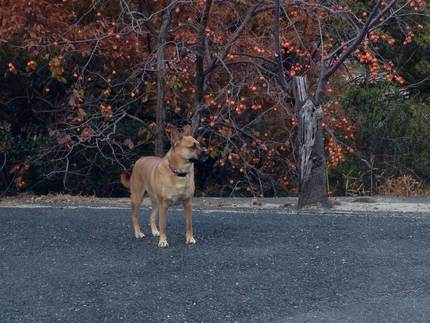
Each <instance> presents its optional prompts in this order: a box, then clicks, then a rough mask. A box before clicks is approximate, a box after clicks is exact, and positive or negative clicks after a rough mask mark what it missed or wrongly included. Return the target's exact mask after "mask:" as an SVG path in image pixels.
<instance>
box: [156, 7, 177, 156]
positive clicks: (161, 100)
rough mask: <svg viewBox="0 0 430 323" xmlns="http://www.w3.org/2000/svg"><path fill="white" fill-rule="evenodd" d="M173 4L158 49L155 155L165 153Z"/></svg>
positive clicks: (165, 14)
mask: <svg viewBox="0 0 430 323" xmlns="http://www.w3.org/2000/svg"><path fill="white" fill-rule="evenodd" d="M172 8H173V6H171V5H170V4H169V7H168V8H166V11H165V13H164V16H163V22H162V23H161V28H160V33H159V37H158V49H157V72H158V74H157V110H156V112H155V117H156V123H157V127H156V129H155V155H156V156H160V157H161V156H163V155H164V128H165V125H166V103H165V96H166V63H165V57H164V56H165V55H164V54H165V45H166V40H167V31H168V27H169V24H170V19H171V12H172Z"/></svg>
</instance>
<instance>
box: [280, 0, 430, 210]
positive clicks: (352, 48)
mask: <svg viewBox="0 0 430 323" xmlns="http://www.w3.org/2000/svg"><path fill="white" fill-rule="evenodd" d="M424 8H426V3H425V2H424V1H382V0H381V1H368V2H364V3H356V2H353V1H328V2H324V3H320V2H318V1H308V2H296V3H292V2H290V1H280V0H277V1H276V9H275V15H274V17H275V18H274V47H275V57H276V61H277V79H278V82H279V84H280V87H281V88H282V89H283V90H284V91H285V92H288V93H293V97H294V100H295V102H296V106H297V116H298V122H299V129H298V132H299V135H298V139H299V143H298V144H299V207H307V206H312V205H323V206H329V201H328V198H327V185H326V184H327V183H326V159H325V153H324V137H323V127H324V126H325V123H324V122H323V115H324V113H323V104H324V101H327V97H329V96H330V94H331V93H332V92H333V90H332V89H331V88H330V87H329V84H330V79H332V78H334V77H336V75H335V74H336V73H338V74H339V76H340V77H342V76H343V77H346V76H348V75H351V74H356V73H357V69H359V68H360V67H359V66H358V65H359V64H361V65H364V66H369V67H370V75H369V77H370V78H371V79H377V78H378V77H380V76H381V75H382V76H385V78H386V79H387V80H389V81H395V82H398V83H400V84H403V83H404V79H403V78H402V77H401V76H400V75H399V74H398V72H397V71H396V69H395V67H394V66H393V64H392V62H387V61H385V60H384V57H383V55H382V53H381V50H383V47H384V46H390V45H393V44H394V43H395V42H396V39H395V38H394V37H393V36H392V35H390V34H388V33H387V26H390V25H391V24H398V25H399V26H400V28H402V29H403V30H405V32H406V34H405V36H404V39H403V40H401V41H403V44H404V45H406V44H407V43H408V42H409V41H410V38H411V37H413V33H412V32H411V29H413V28H416V27H417V24H416V20H415V19H414V17H416V16H417V15H418V13H419V11H420V10H423V9H424ZM297 17H300V18H299V19H297ZM397 41H399V40H397ZM294 51H296V52H295V53H294ZM302 51H303V52H302ZM301 52H302V53H301ZM297 53H299V56H301V59H300V58H297ZM300 54H302V55H300ZM289 60H293V62H292V63H293V64H297V65H294V66H297V68H298V69H299V73H297V69H292V70H290V71H287V72H285V71H284V65H285V63H286V62H288V61H289ZM294 61H296V62H294ZM297 61H298V62H297ZM289 64H291V63H289ZM348 73H349V74H348ZM287 78H288V80H287ZM308 79H311V82H312V83H313V84H312V88H313V89H312V93H310V92H309V85H308V83H309V81H308ZM332 143H333V141H331V142H329V147H328V150H329V151H330V150H332V147H330V144H332ZM335 161H336V160H335Z"/></svg>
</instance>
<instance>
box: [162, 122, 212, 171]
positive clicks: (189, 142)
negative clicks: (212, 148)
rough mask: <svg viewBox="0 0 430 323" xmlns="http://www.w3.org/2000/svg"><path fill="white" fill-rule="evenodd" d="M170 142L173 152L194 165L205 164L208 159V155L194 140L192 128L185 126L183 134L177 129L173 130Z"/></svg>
mask: <svg viewBox="0 0 430 323" xmlns="http://www.w3.org/2000/svg"><path fill="white" fill-rule="evenodd" d="M170 140H171V144H172V150H173V151H174V152H175V154H177V155H178V156H179V157H181V158H182V159H184V160H188V161H190V162H192V163H195V162H204V161H205V160H206V159H207V153H206V152H204V151H203V150H202V148H201V147H200V143H199V142H198V141H197V140H196V139H194V138H193V136H192V130H191V127H190V126H185V127H184V130H183V131H182V133H180V132H179V131H178V130H177V129H176V128H175V127H174V128H172V129H171V135H170Z"/></svg>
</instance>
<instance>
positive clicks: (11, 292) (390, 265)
mask: <svg viewBox="0 0 430 323" xmlns="http://www.w3.org/2000/svg"><path fill="white" fill-rule="evenodd" d="M144 212H145V213H146V214H145V217H142V220H145V224H146V223H147V221H146V219H147V210H144ZM194 228H195V235H196V238H197V244H196V245H194V246H186V245H185V244H184V235H183V232H184V218H183V216H182V213H181V212H179V211H170V215H169V223H168V232H169V233H168V238H169V244H170V247H169V248H168V249H159V248H157V239H156V238H152V237H147V238H145V239H144V240H141V241H137V240H135V239H134V237H133V234H132V230H131V227H130V223H129V210H127V209H88V208H78V209H65V208H35V209H12V208H0V322H35V321H37V322H53V321H61V322H103V321H104V322H120V321H121V322H123V321H124V322H428V321H430V215H427V216H426V215H422V216H413V215H403V216H395V215H384V214H372V215H366V214H359V215H323V214H318V215H310V214H306V215H305V214H285V213H284V212H283V211H280V210H277V211H270V210H258V211H255V212H254V211H249V210H242V211H241V210H238V211H236V212H230V211H228V210H217V211H215V210H203V211H195V213H194ZM144 231H145V233H146V234H147V236H149V228H148V227H147V226H146V225H145V228H144Z"/></svg>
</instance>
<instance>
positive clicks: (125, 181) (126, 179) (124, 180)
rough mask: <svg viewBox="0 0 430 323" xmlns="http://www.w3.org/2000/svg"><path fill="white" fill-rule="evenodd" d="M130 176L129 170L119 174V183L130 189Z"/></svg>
mask: <svg viewBox="0 0 430 323" xmlns="http://www.w3.org/2000/svg"><path fill="white" fill-rule="evenodd" d="M130 177H131V171H130V170H128V171H125V172H123V173H122V174H121V184H122V185H123V186H124V187H125V188H128V189H130Z"/></svg>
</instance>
